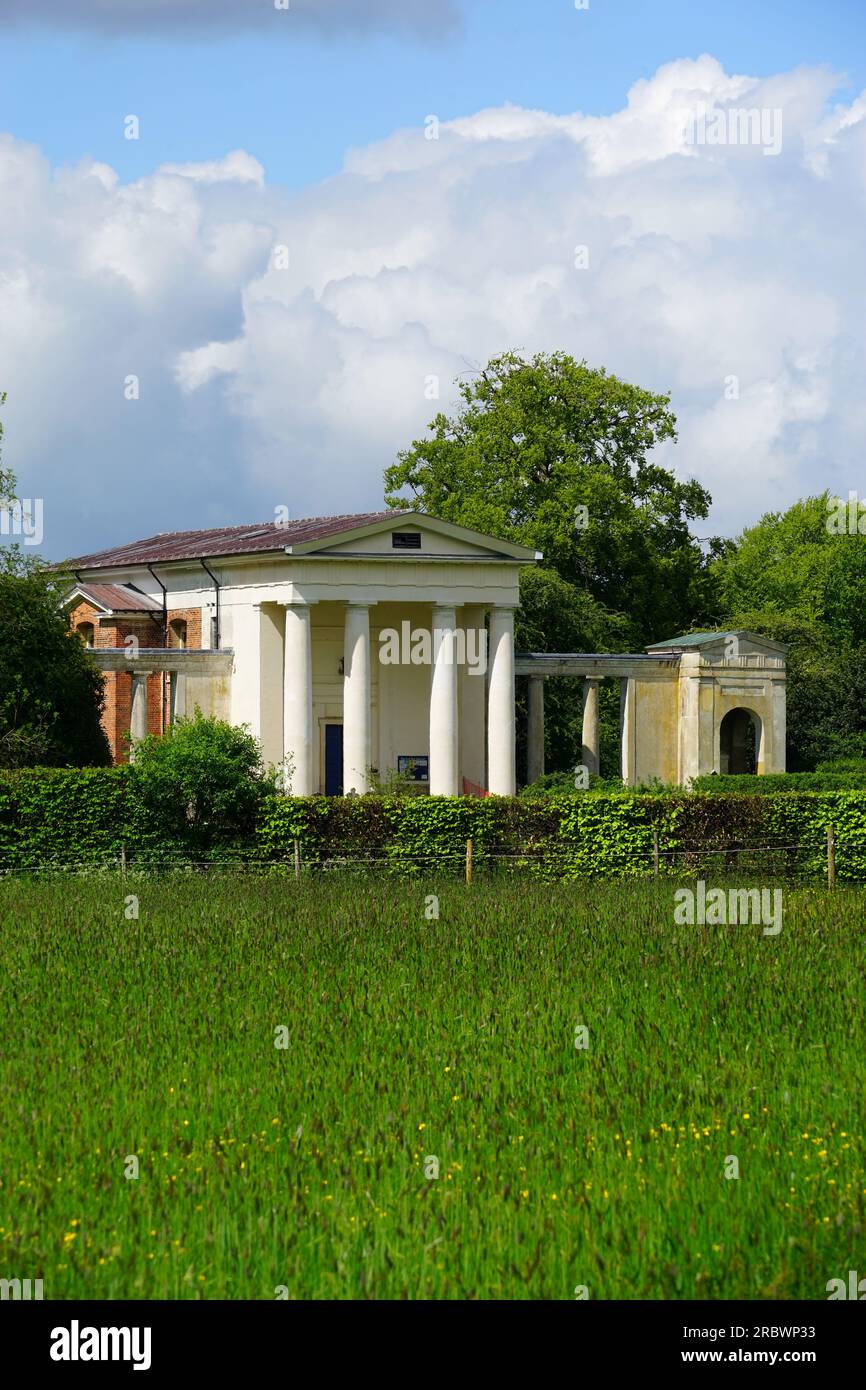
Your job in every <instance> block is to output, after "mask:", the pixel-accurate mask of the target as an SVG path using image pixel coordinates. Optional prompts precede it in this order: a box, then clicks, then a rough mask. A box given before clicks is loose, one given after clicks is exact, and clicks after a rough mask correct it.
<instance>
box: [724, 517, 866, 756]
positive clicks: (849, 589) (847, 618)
mask: <svg viewBox="0 0 866 1390" xmlns="http://www.w3.org/2000/svg"><path fill="white" fill-rule="evenodd" d="M833 501H834V499H833V498H832V497H831V496H830V494H829V493H826V492H825V493H823V494H822V495H821V496H820V497H807V498H804V499H803V500H802V501H800V502H796V503H794V505H793V506H791V507H789V508H788V509H787V511H785V512H771V513H768V514H767V515H765V516H764V517H762V518H761V520H760V521H759V522H758V523H757V525H755V526H751V527H748V528H747V529H746V530H745V531H744V532H743V533H742V535H741V536H740V537H739V538H738V540H737V541H736V542H735V543H734V544H732V545H731V546H730V547H729V548H728V549H727V551H726V552H725V553H724V554H723V555H720V556H719V557H717V559H716V560H715V563H714V577H715V579H716V581H717V583H718V587H719V595H720V604H721V619H722V623H723V624H724V625H725V626H729V627H732V628H733V627H741V628H746V629H750V630H751V631H753V632H759V633H762V634H763V635H764V636H766V637H772V638H775V639H776V640H777V641H780V642H785V643H786V644H787V646H788V658H787V668H788V671H787V674H788V681H787V685H788V767H789V769H790V770H791V771H799V770H801V769H807V768H812V767H814V766H815V763H816V762H818V761H820V760H822V759H827V758H834V757H842V756H845V755H846V754H847V755H851V754H857V753H859V752H860V751H861V750H862V749H863V748H864V747H866V605H864V603H863V593H864V589H866V536H864V535H862V534H860V532H859V531H854V532H851V533H849V532H847V531H846V532H843V533H841V534H837V533H835V532H834V531H833V530H831V529H828V522H831V521H832V517H833V511H834V508H833Z"/></svg>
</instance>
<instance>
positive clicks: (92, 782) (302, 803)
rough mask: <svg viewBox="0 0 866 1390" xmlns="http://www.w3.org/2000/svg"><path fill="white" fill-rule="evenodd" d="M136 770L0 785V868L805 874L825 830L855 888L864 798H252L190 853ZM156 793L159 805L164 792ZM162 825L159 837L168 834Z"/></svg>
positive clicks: (186, 838) (865, 873)
mask: <svg viewBox="0 0 866 1390" xmlns="http://www.w3.org/2000/svg"><path fill="white" fill-rule="evenodd" d="M142 779H143V774H142V773H141V772H140V771H138V770H137V769H136V768H134V767H122V768H87V769H33V770H27V771H21V772H11V773H5V774H2V775H0V870H2V871H10V870H12V871H14V870H22V869H31V868H39V867H41V866H51V865H57V866H59V865H72V864H94V865H107V864H111V863H116V862H118V861H119V860H120V857H121V854H122V853H123V854H125V856H126V859H127V862H128V863H129V864H130V865H133V864H137V865H139V866H140V867H147V866H149V865H156V864H164V863H180V864H183V863H191V862H201V861H203V862H206V863H213V864H219V863H220V862H225V861H232V862H235V861H241V862H250V863H253V862H262V861H263V862H264V863H266V864H270V865H274V866H291V865H292V864H293V862H294V853H295V842H296V841H297V843H298V849H299V854H300V859H301V862H302V864H303V866H304V867H305V868H311V867H316V868H322V869H325V868H331V867H334V868H336V867H338V866H344V865H348V864H363V863H365V862H368V861H370V860H374V861H376V862H377V864H381V865H382V866H383V867H384V868H385V869H386V870H391V871H393V872H396V873H400V874H401V875H402V874H407V873H412V872H420V871H421V870H422V869H423V870H424V871H428V870H429V869H430V868H433V867H440V868H448V867H453V868H456V867H457V866H459V865H460V864H462V862H463V860H464V858H465V855H466V845H467V841H469V840H471V841H472V847H473V863H474V865H475V866H476V867H477V868H478V869H479V870H481V869H484V870H490V869H493V868H497V869H498V870H500V871H502V872H509V871H513V870H515V869H518V870H520V871H521V872H525V871H529V872H531V873H535V874H538V875H540V876H542V877H545V876H557V877H567V878H583V877H588V876H596V877H602V876H612V875H643V874H646V873H648V872H652V870H653V868H654V865H655V860H656V855H657V857H658V869H659V872H660V873H671V872H676V873H687V874H710V873H714V872H716V871H737V872H740V873H756V872H759V871H760V872H761V873H764V874H766V873H767V872H769V871H774V872H780V873H785V874H789V875H791V874H802V875H808V876H819V875H821V874H824V873H825V872H826V867H827V830H828V827H829V826H831V825H832V826H833V827H834V831H835V840H836V867H837V873H838V875H839V877H840V879H849V880H854V881H861V882H866V792H860V791H824V792H789V793H785V794H775V795H772V794H771V795H762V796H753V795H731V794H728V795H705V794H701V793H697V794H691V795H687V794H684V793H675V794H671V793H664V794H659V795H651V794H643V795H633V794H631V793H629V792H627V791H623V792H618V793H610V794H607V793H593V794H587V795H586V796H583V797H580V796H570V795H568V796H540V797H537V798H531V797H513V798H512V797H488V798H476V797H454V798H449V797H423V796H419V797H378V796H362V797H287V796H279V795H273V794H271V795H265V796H262V797H261V798H260V799H259V800H258V801H257V803H256V804H255V809H254V810H252V811H248V813H247V818H246V820H245V821H244V822H243V823H241V822H239V821H238V818H237V817H236V816H229V817H227V818H226V821H225V822H224V823H222V824H214V825H211V826H210V827H209V834H208V838H207V843H206V844H205V843H203V841H202V837H201V835H200V833H198V831H197V828H196V826H195V824H194V823H192V824H190V825H189V826H186V825H185V824H184V823H183V821H182V820H180V821H179V820H178V818H176V817H172V816H168V815H167V816H160V817H155V816H154V814H153V806H152V802H151V801H150V800H149V797H150V795H151V793H150V792H147V791H146V788H145V785H144V782H143V780H142ZM167 794H169V793H167ZM167 826H173V827H174V829H175V833H172V834H169V833H168V831H167V829H166V827H167Z"/></svg>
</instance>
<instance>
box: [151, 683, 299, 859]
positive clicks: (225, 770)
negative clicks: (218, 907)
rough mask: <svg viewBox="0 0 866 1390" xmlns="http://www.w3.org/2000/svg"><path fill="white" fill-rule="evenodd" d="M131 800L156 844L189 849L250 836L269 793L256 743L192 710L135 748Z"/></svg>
mask: <svg viewBox="0 0 866 1390" xmlns="http://www.w3.org/2000/svg"><path fill="white" fill-rule="evenodd" d="M131 780H132V786H133V796H134V798H135V800H136V801H137V803H138V807H137V809H138V811H139V813H143V815H144V817H145V821H146V823H147V824H148V825H149V827H150V829H151V831H152V832H155V833H156V835H157V836H158V838H159V839H160V840H166V841H173V842H175V843H177V844H179V845H183V846H186V847H189V848H191V849H195V850H208V849H210V848H212V847H213V846H214V845H215V844H216V843H217V842H220V841H226V840H234V839H237V840H238V841H239V842H240V843H242V842H243V839H244V837H245V836H249V835H250V833H251V831H252V829H253V827H254V825H255V823H256V818H257V815H258V811H259V807H260V805H261V803H262V800H263V798H264V797H265V796H267V795H268V794H272V793H273V792H274V790H275V776H274V775H272V774H270V773H268V772H266V770H265V768H264V766H263V763H262V754H261V748H260V746H259V743H258V741H257V739H255V738H254V737H253V735H252V734H251V733H249V732H248V731H247V730H246V729H244V728H238V727H237V726H236V725H234V724H229V723H226V722H225V721H224V720H222V719H209V718H206V717H205V716H204V715H202V714H201V712H200V711H198V710H197V711H196V713H195V715H194V716H193V717H192V718H191V719H178V720H177V721H176V722H175V723H174V724H172V725H171V727H170V728H169V729H168V730H167V731H166V732H165V733H164V734H161V735H156V734H151V735H149V736H148V737H147V738H145V739H142V740H141V741H140V742H139V743H137V744H136V745H135V762H134V764H133V768H132V779H131Z"/></svg>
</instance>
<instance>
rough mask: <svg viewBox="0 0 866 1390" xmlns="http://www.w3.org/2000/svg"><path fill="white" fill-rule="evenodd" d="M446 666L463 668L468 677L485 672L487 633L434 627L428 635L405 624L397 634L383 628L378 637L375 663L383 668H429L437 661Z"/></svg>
mask: <svg viewBox="0 0 866 1390" xmlns="http://www.w3.org/2000/svg"><path fill="white" fill-rule="evenodd" d="M440 653H441V660H442V661H443V662H444V663H445V665H446V666H466V667H468V668H469V674H470V676H483V675H484V673H485V672H486V670H487V632H486V630H485V629H484V628H473V627H470V628H466V629H465V630H464V629H463V628H462V627H456V628H455V627H438V628H436V629H435V630H434V631H433V632H432V633H431V632H429V631H428V630H427V628H423V627H416V628H413V627H412V624H411V623H410V622H408V620H405V621H404V622H402V623H401V624H400V631H399V632H398V631H397V629H396V628H395V627H383V628H382V631H381V632H380V633H379V660H380V662H381V663H382V665H383V666H430V665H431V664H432V662H433V661H434V660H436V661H438V660H439V659H440Z"/></svg>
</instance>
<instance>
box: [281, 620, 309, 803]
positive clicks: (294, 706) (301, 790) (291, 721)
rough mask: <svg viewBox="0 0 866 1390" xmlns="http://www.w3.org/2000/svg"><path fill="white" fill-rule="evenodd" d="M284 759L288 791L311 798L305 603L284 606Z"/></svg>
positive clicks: (307, 629) (307, 642)
mask: <svg viewBox="0 0 866 1390" xmlns="http://www.w3.org/2000/svg"><path fill="white" fill-rule="evenodd" d="M284 607H285V614H286V628H285V639H284V642H283V758H284V760H285V767H286V777H287V782H286V790H287V791H291V794H292V795H293V796H312V794H313V791H314V790H315V770H314V764H315V749H314V747H313V647H312V637H311V632H310V609H309V606H308V605H307V604H306V603H304V602H303V601H299V602H297V603H287V604H285V605H284Z"/></svg>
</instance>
